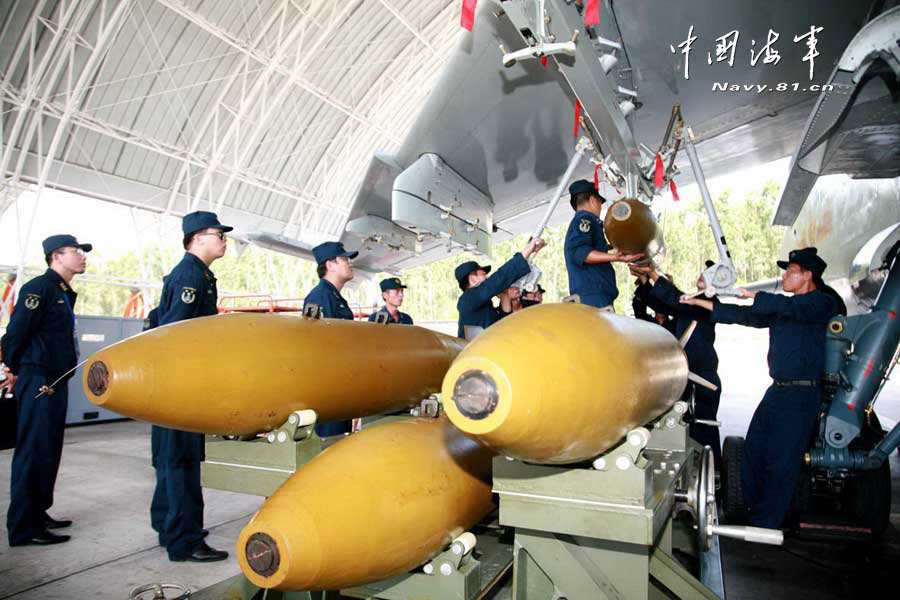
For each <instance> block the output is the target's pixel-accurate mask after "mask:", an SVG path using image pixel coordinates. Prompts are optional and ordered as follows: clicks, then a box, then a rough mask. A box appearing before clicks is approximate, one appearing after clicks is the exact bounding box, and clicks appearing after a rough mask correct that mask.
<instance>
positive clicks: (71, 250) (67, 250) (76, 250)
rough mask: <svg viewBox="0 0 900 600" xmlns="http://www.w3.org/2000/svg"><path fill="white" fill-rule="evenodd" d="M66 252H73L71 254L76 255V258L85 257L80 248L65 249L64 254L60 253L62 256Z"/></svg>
mask: <svg viewBox="0 0 900 600" xmlns="http://www.w3.org/2000/svg"><path fill="white" fill-rule="evenodd" d="M68 252H73V253H75V254H77V255H78V256H84V255H85V252H84V250H82V249H81V248H66V250H65V252H62V254H66V253H68Z"/></svg>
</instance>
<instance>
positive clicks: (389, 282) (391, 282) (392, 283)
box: [378, 277, 406, 292]
mask: <svg viewBox="0 0 900 600" xmlns="http://www.w3.org/2000/svg"><path fill="white" fill-rule="evenodd" d="M378 285H380V286H381V291H382V292H386V291H388V290H405V289H406V286H405V285H403V284H402V283H401V282H400V278H399V277H388V278H387V279H385V280H383V281H382V282H381V283H380V284H378Z"/></svg>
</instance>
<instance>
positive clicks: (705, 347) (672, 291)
mask: <svg viewBox="0 0 900 600" xmlns="http://www.w3.org/2000/svg"><path fill="white" fill-rule="evenodd" d="M682 293H683V292H682V291H681V290H679V289H678V288H677V287H675V285H674V284H673V283H672V282H670V281H669V280H668V279H666V278H664V277H660V278H658V279H657V280H656V283H655V284H654V285H653V286H652V287H651V288H650V301H651V302H653V303H654V305H655V306H659V310H660V311H662V312H663V313H665V314H667V315H671V316H673V317H674V318H675V328H674V330H673V332H672V333H673V334H674V335H675V337H677V338H681V336H682V335H683V334H684V332H685V331H686V330H687V328H688V327H689V326H690V324H691V322H692V321H696V322H697V327H696V329H694V333H693V334H691V339H690V340H688V343H687V346H685V348H684V353H685V354H686V355H687V360H688V368H689V369H690V370H691V371H692V372H693V373H696V374H697V375H699V376H700V377H702V378H704V379H706V380H707V381H709V382H710V383H713V384H715V385H716V387H717V388H718V389H717V390H716V391H713V390H710V389H707V388H705V387H703V386H699V385H695V384H693V383H690V382H689V383H688V385H687V389H686V390H685V393H686V394H691V393H693V395H694V416H695V417H697V418H698V419H706V420H709V421H715V420H716V418H717V414H718V412H719V400H720V399H721V397H722V381H721V380H720V379H719V373H718V371H719V355H718V354H716V347H715V342H716V324H715V322H713V320H712V314H711V313H710V312H709V311H708V310H706V309H705V308H701V307H699V306H691V305H689V304H682V303H681V302H680V298H681V296H682ZM712 302H713V305H717V304H718V303H719V299H718V298H716V297H715V296H714V297H713V298H712ZM689 431H690V435H691V437H692V438H693V439H695V440H696V441H697V442H699V443H700V444H701V445H703V446H709V447H710V448H712V451H713V454H714V455H715V460H716V466H717V467H718V466H720V465H721V463H722V443H721V439H720V437H719V428H718V427H714V426H712V425H700V424H697V423H691V425H690V429H689Z"/></svg>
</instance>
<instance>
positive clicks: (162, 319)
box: [150, 253, 218, 560]
mask: <svg viewBox="0 0 900 600" xmlns="http://www.w3.org/2000/svg"><path fill="white" fill-rule="evenodd" d="M217 301H218V292H217V290H216V278H215V276H214V275H213V274H212V271H210V270H209V267H207V266H206V265H205V264H204V263H203V261H201V260H200V259H199V258H197V257H196V256H194V255H193V254H191V253H186V254H185V255H184V258H182V259H181V262H179V263H178V265H176V266H175V268H174V269H172V272H171V273H169V274H168V275H167V276H166V277H165V279H164V280H163V289H162V294H161V295H160V299H159V308H158V309H157V310H158V312H157V315H158V318H159V325H160V326H163V325H168V324H169V323H176V322H178V321H183V320H185V319H193V318H195V317H206V316H211V315H214V314H216V302H217ZM152 436H153V439H152V440H151V447H152V448H155V457H156V491H155V492H154V494H153V502H152V503H151V505H150V522H151V524H152V525H153V529H155V530H156V531H157V533H159V543H160V545H162V546H165V547H166V550H167V551H168V553H169V558H170V559H172V560H183V559H185V558H186V557H187V556H189V555H190V554H191V552H193V550H194V549H195V548H196V547H197V546H199V545H200V544H201V543H202V542H203V533H202V531H203V492H202V489H201V487H200V463H201V462H202V461H203V458H204V447H203V434H202V433H192V432H188V431H179V430H176V429H168V428H166V427H159V426H156V425H154V426H153V431H152Z"/></svg>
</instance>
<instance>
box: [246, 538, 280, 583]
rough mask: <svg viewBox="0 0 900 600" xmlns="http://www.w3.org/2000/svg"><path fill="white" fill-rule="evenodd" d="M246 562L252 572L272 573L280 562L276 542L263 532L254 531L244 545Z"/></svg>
mask: <svg viewBox="0 0 900 600" xmlns="http://www.w3.org/2000/svg"><path fill="white" fill-rule="evenodd" d="M244 553H245V555H246V557H247V564H248V565H250V568H251V569H253V572H254V573H257V574H259V575H262V576H263V577H269V576H271V575H274V574H275V572H276V571H277V570H278V567H279V565H280V564H281V553H280V552H279V551H278V543H277V542H275V540H273V539H272V537H271V536H269V535H267V534H265V533H254V534H253V535H251V536H250V538H249V539H248V540H247V545H246V546H245V547H244Z"/></svg>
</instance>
